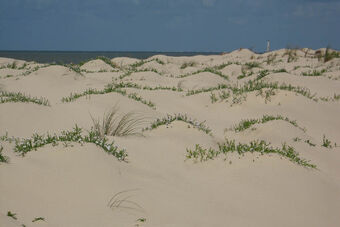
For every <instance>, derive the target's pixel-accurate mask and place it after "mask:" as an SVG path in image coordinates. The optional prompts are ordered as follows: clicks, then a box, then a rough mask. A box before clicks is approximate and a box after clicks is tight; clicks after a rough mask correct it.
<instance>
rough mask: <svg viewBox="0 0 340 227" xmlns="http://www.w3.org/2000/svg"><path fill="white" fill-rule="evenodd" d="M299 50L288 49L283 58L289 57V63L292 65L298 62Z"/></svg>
mask: <svg viewBox="0 0 340 227" xmlns="http://www.w3.org/2000/svg"><path fill="white" fill-rule="evenodd" d="M296 52H297V48H289V47H288V48H287V49H286V52H285V53H284V54H283V56H286V55H288V58H287V62H288V63H290V62H293V61H297V59H298V56H297V53H296Z"/></svg>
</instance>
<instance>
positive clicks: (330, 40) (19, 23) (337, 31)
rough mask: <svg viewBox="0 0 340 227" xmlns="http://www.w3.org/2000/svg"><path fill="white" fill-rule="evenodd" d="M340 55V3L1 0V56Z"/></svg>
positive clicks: (300, 0) (337, 0) (293, 0)
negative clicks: (245, 51) (323, 51)
mask: <svg viewBox="0 0 340 227" xmlns="http://www.w3.org/2000/svg"><path fill="white" fill-rule="evenodd" d="M268 39H269V40H271V46H272V48H273V49H279V48H284V47H287V46H288V45H290V46H298V47H310V48H314V49H316V48H320V47H326V46H327V45H331V47H332V48H335V49H340V0H0V50H107V51H218V52H220V51H230V50H234V49H237V48H252V49H254V50H256V51H263V50H265V48H266V40H268Z"/></svg>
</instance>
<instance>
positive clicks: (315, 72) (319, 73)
mask: <svg viewBox="0 0 340 227" xmlns="http://www.w3.org/2000/svg"><path fill="white" fill-rule="evenodd" d="M325 72H327V70H326V69H322V70H321V71H318V70H313V72H303V73H302V74H301V75H302V76H321V75H322V74H323V73H325Z"/></svg>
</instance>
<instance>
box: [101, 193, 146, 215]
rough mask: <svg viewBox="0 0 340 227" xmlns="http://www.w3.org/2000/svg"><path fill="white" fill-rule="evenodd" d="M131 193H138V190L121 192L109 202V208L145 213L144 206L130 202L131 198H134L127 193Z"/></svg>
mask: <svg viewBox="0 0 340 227" xmlns="http://www.w3.org/2000/svg"><path fill="white" fill-rule="evenodd" d="M131 191H136V189H132V190H125V191H121V192H118V193H116V194H114V195H113V196H112V197H111V199H110V200H109V202H108V203H107V206H108V207H110V208H111V209H118V208H121V209H129V210H136V211H144V208H143V207H142V206H140V205H139V204H138V203H136V202H134V201H132V200H130V198H131V197H132V196H131V195H130V196H129V195H128V196H126V195H125V194H126V193H127V192H131ZM138 220H139V219H138ZM143 220H144V219H143ZM145 220H146V219H145ZM145 220H144V221H145Z"/></svg>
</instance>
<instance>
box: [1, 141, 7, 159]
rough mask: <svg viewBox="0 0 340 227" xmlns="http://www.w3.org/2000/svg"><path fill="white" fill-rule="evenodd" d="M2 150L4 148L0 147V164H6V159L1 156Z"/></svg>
mask: <svg viewBox="0 0 340 227" xmlns="http://www.w3.org/2000/svg"><path fill="white" fill-rule="evenodd" d="M3 150H4V148H3V147H2V145H0V163H1V162H2V163H8V157H6V156H4V155H3V154H2V151H3Z"/></svg>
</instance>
